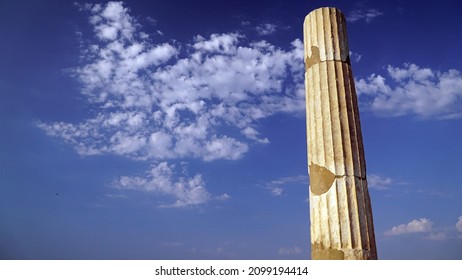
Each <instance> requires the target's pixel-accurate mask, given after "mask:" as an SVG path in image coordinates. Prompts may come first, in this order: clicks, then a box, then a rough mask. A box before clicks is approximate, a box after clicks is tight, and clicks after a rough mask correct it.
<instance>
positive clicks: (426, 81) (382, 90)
mask: <svg viewBox="0 0 462 280" xmlns="http://www.w3.org/2000/svg"><path fill="white" fill-rule="evenodd" d="M386 70H387V76H388V77H384V76H382V75H378V74H375V73H374V74H372V75H370V76H369V77H367V78H365V79H359V80H357V81H356V87H357V91H358V94H360V98H361V99H362V102H365V103H366V104H367V106H368V107H369V108H370V109H371V110H372V111H373V112H375V113H377V114H379V115H382V116H391V117H396V116H403V115H415V116H417V117H420V118H435V119H455V118H461V117H462V74H461V73H460V72H459V71H458V70H455V69H450V70H448V71H446V72H441V71H435V70H432V69H430V68H423V67H420V66H418V65H416V64H412V63H406V64H404V65H403V67H393V66H391V65H389V66H388V67H387V69H386Z"/></svg>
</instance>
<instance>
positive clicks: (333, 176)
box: [304, 8, 377, 259]
mask: <svg viewBox="0 0 462 280" xmlns="http://www.w3.org/2000/svg"><path fill="white" fill-rule="evenodd" d="M304 45H305V66H306V72H305V88H306V113H307V114H306V119H307V140H308V166H309V174H310V220H311V257H312V259H376V258H377V252H376V245H375V236H374V225H373V219H372V209H371V202H370V197H369V192H368V188H367V179H366V163H365V159H364V147H363V140H362V134H361V124H360V120H359V111H358V103H357V97H356V91H355V85H354V80H353V75H352V72H351V66H350V59H349V50H348V40H347V34H346V23H345V17H344V15H343V14H342V13H341V12H340V11H339V10H338V9H335V8H319V9H317V10H314V11H312V12H311V13H309V14H308V15H307V16H306V18H305V23H304Z"/></svg>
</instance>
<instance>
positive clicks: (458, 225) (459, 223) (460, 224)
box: [456, 216, 462, 232]
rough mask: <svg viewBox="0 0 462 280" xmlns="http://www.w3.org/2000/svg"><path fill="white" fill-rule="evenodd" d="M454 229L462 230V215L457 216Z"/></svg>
mask: <svg viewBox="0 0 462 280" xmlns="http://www.w3.org/2000/svg"><path fill="white" fill-rule="evenodd" d="M456 229H457V231H459V232H462V216H460V217H459V220H458V221H457V223H456Z"/></svg>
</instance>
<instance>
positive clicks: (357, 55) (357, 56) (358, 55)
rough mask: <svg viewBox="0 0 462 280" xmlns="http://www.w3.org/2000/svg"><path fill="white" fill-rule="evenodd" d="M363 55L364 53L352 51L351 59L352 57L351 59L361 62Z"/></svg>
mask: <svg viewBox="0 0 462 280" xmlns="http://www.w3.org/2000/svg"><path fill="white" fill-rule="evenodd" d="M361 57H362V55H360V54H359V53H356V52H352V51H350V59H351V61H354V62H359V61H360V60H361Z"/></svg>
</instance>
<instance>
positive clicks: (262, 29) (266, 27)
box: [256, 23, 277, 35]
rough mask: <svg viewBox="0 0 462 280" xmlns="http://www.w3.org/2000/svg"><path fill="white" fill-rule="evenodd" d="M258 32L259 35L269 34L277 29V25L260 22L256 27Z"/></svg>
mask: <svg viewBox="0 0 462 280" xmlns="http://www.w3.org/2000/svg"><path fill="white" fill-rule="evenodd" d="M256 30H257V32H258V34H260V35H269V34H272V33H274V32H276V30H277V26H276V25H275V24H271V23H262V24H260V25H258V26H257V27H256Z"/></svg>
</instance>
